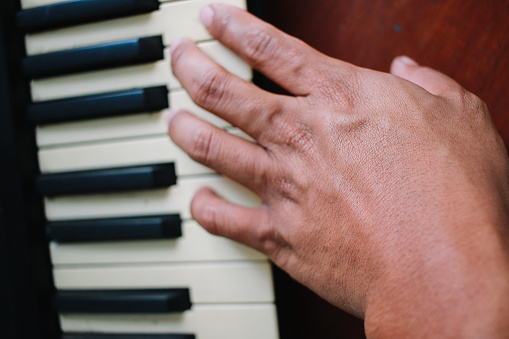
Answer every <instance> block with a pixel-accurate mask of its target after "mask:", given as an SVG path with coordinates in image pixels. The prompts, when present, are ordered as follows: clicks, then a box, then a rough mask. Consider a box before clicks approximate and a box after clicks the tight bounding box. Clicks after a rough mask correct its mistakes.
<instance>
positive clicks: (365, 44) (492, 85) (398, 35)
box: [266, 0, 509, 144]
mask: <svg viewBox="0 0 509 339" xmlns="http://www.w3.org/2000/svg"><path fill="white" fill-rule="evenodd" d="M266 9H267V10H266V17H267V19H268V21H270V22H271V23H273V24H275V25H276V26H277V27H280V28H281V29H283V30H284V31H286V32H288V33H290V34H292V35H294V36H297V37H299V38H301V39H303V40H304V41H306V42H307V43H309V44H310V45H312V46H313V47H315V48H317V49H318V50H320V51H322V52H324V53H325V54H327V55H330V56H333V57H336V58H339V59H342V60H345V61H348V62H352V63H354V64H356V65H359V66H364V67H369V68H373V69H376V70H380V71H389V66H390V63H391V60H392V59H393V58H394V57H395V56H398V55H408V56H410V57H412V58H414V59H415V60H416V61H418V62H419V63H421V64H422V65H427V66H430V67H433V68H436V69H438V70H440V71H442V72H444V73H446V74H447V75H449V76H451V77H453V78H454V79H456V80H457V81H458V82H459V83H461V84H462V85H463V86H464V87H465V88H467V89H468V90H469V91H471V92H473V93H475V94H477V95H478V96H479V97H481V98H482V99H483V100H484V101H485V102H486V103H487V104H488V107H489V108H490V111H491V113H492V116H493V119H494V121H495V123H496V126H497V128H498V129H499V131H500V133H501V134H502V136H503V137H504V140H505V141H506V144H509V1H507V0H489V1H479V0H448V1H439V0H316V1H311V0H272V1H269V0H267V1H266Z"/></svg>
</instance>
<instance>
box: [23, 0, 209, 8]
mask: <svg viewBox="0 0 509 339" xmlns="http://www.w3.org/2000/svg"><path fill="white" fill-rule="evenodd" d="M68 1H69V0H21V8H23V9H28V8H34V7H40V6H47V5H53V4H57V3H61V2H68ZM171 1H183V0H160V2H171ZM218 2H219V1H218Z"/></svg>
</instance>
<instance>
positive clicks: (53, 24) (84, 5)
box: [16, 0, 159, 32]
mask: <svg viewBox="0 0 509 339" xmlns="http://www.w3.org/2000/svg"><path fill="white" fill-rule="evenodd" d="M158 9H159V1H158V0H73V1H66V2H61V3H56V4H52V5H47V6H41V7H35V8H30V9H26V10H23V11H21V12H18V14H17V18H16V20H17V25H18V27H19V28H20V29H21V30H23V31H25V32H37V31H43V30H48V29H53V28H60V27H65V26H72V25H79V24H84V23H89V22H94V21H100V20H107V19H113V18H119V17H124V16H129V15H136V14H142V13H148V12H152V11H156V10H158Z"/></svg>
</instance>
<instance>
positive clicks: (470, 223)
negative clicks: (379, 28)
mask: <svg viewBox="0 0 509 339" xmlns="http://www.w3.org/2000/svg"><path fill="white" fill-rule="evenodd" d="M201 20H202V22H203V24H204V25H205V26H206V28H207V29H208V30H209V32H210V33H211V35H212V36H213V37H214V38H215V39H217V40H219V41H220V42H221V43H223V44H224V45H226V46H227V47H229V48H230V49H232V50H233V51H234V52H236V53H237V54H238V55H240V56H241V57H242V58H243V59H244V60H246V61H247V62H248V63H249V64H250V65H251V66H252V67H253V68H255V69H257V70H259V71H260V72H262V73H263V74H265V75H266V76H267V77H269V78H270V79H272V80H273V81H274V82H276V83H277V84H279V85H280V86H282V87H283V88H284V89H286V90H287V91H288V93H290V94H289V95H276V94H272V93H268V92H266V91H263V90H261V89H260V88H257V87H256V86H255V85H253V84H251V83H249V82H247V81H244V80H241V79H239V78H238V77H236V76H234V75H232V74H230V73H228V72H227V71H225V70H224V69H223V68H221V67H220V66H218V65H217V64H216V63H215V62H214V61H212V60H211V59H210V58H209V57H208V56H206V55H205V54H204V53H203V52H201V51H200V50H199V49H198V48H197V47H196V45H195V44H194V43H193V42H191V41H190V40H188V39H179V40H177V41H175V42H174V43H173V44H172V46H171V52H172V68H173V72H174V74H175V75H176V77H177V78H178V79H179V80H180V82H181V83H182V85H183V86H184V88H185V89H186V90H187V91H188V92H189V94H190V96H191V97H192V99H193V100H194V101H195V102H196V103H197V104H198V105H199V106H201V107H203V108H204V109H206V110H209V111H211V112H213V113H214V114H216V115H217V116H219V117H221V118H223V119H225V120H227V121H229V122H230V123H231V124H232V125H234V126H237V127H239V128H240V129H242V130H243V131H245V132H246V133H247V134H249V135H250V136H251V137H252V138H253V139H254V140H256V143H252V142H249V141H246V140H244V139H240V138H238V137H236V136H233V135H231V134H228V133H227V132H225V131H223V130H221V129H218V128H216V127H214V126H212V125H210V124H209V123H207V122H204V121H202V120H200V119H198V118H196V117H194V116H193V115H192V114H190V113H189V112H185V111H178V112H172V114H171V117H170V120H169V134H170V137H171V138H172V139H173V141H174V142H175V143H176V144H177V145H178V146H180V147H181V148H182V149H183V150H184V151H186V152H187V153H188V154H189V155H190V156H191V157H192V158H193V159H194V160H196V161H198V162H200V163H202V164H205V165H207V166H209V167H211V168H213V169H214V170H216V171H217V172H219V173H222V174H224V175H226V176H228V177H230V178H232V179H233V180H235V181H237V182H239V183H240V184H242V185H244V186H246V187H247V188H249V189H250V190H252V191H253V192H254V193H256V194H257V195H259V196H260V197H261V199H262V200H263V204H262V205H261V206H260V207H256V208H249V207H244V206H239V205H236V204H233V203H231V202H227V201H225V200H223V199H221V198H220V197H218V196H217V195H216V194H214V192H212V191H211V190H210V189H207V188H203V189H202V190H200V191H198V192H197V194H196V195H195V197H194V200H193V202H192V206H191V210H192V214H193V217H194V218H195V219H196V220H197V221H198V222H199V223H200V224H201V225H202V226H203V227H204V228H205V229H207V230H208V231H209V232H211V233H213V234H217V235H222V236H225V237H228V238H231V239H233V240H236V241H239V242H241V243H244V244H246V245H248V246H251V247H253V248H255V249H257V250H259V251H261V252H263V253H265V254H266V255H267V256H268V257H269V258H270V259H271V260H272V261H273V262H274V263H275V264H276V265H278V266H279V267H281V268H282V269H284V270H285V271H287V272H288V273H289V274H290V275H291V276H292V277H294V278H295V279H296V280H297V281H299V282H301V283H302V284H304V285H306V286H308V287H309V288H311V289H312V290H313V291H315V292H316V293H317V294H319V295H320V296H321V297H323V298H324V299H326V300H328V301H329V302H331V303H332V304H334V305H336V306H338V307H340V308H342V309H343V310H346V311H348V312H350V313H352V314H354V315H356V316H358V317H361V318H364V319H365V329H366V334H367V336H368V338H507V337H509V267H508V266H509V265H508V263H509V260H508V248H509V238H508V203H509V190H508V159H507V153H506V150H505V147H504V144H503V142H502V140H501V138H500V136H499V135H498V134H497V132H496V130H495V128H494V126H493V123H492V121H491V119H490V114H489V112H488V109H487V108H486V106H485V104H484V103H483V102H482V101H481V100H480V99H479V98H477V97H476V96H475V95H473V94H472V93H469V92H467V91H466V90H465V89H463V88H462V87H461V86H460V85H459V84H458V83H456V82H455V81H454V80H452V79H451V78H449V77H447V76H445V75H444V74H442V73H439V72H437V71H435V70H432V69H429V68H426V67H421V66H419V65H418V64H417V63H415V61H413V60H412V59H409V58H407V57H398V58H396V59H395V60H394V62H393V64H392V66H391V74H387V73H381V72H376V71H372V70H369V69H364V68H359V67H356V66H354V65H351V64H348V63H345V62H343V61H340V60H336V59H332V58H330V57H327V56H325V55H323V54H320V53H319V52H317V51H316V50H314V49H312V48H311V47H309V46H308V45H306V44H305V43H303V42H301V41H299V40H297V39H295V38H293V37H290V36H288V35H286V34H285V33H283V32H281V31H278V30H277V29H275V28H274V27H272V26H270V25H268V24H266V23H263V22H262V21H260V20H258V19H256V18H255V17H253V16H252V15H250V14H249V13H246V12H244V11H242V10H239V9H236V8H233V7H229V6H226V5H212V6H209V7H206V8H205V9H203V11H202V13H201ZM345 48H348V47H345Z"/></svg>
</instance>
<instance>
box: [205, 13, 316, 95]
mask: <svg viewBox="0 0 509 339" xmlns="http://www.w3.org/2000/svg"><path fill="white" fill-rule="evenodd" d="M200 17H201V20H202V22H203V24H204V25H205V27H206V28H207V29H208V31H209V32H210V34H211V35H212V36H213V37H214V38H215V39H217V40H219V41H220V42H221V43H223V44H224V45H225V46H227V47H229V48H230V49H232V50H233V51H235V52H236V53H237V54H239V55H240V56H241V57H242V58H243V59H244V60H246V61H247V62H248V63H249V64H250V65H251V67H253V68H255V69H257V70H258V71H260V72H262V73H263V74H265V75H266V76H267V77H269V78H271V79H272V80H273V81H275V82H276V83H277V84H279V85H280V86H282V87H283V88H285V89H286V90H288V91H289V92H290V93H292V94H294V95H299V96H305V95H308V94H309V92H310V88H311V86H310V84H309V81H312V80H313V79H317V78H319V74H318V69H317V67H313V65H316V63H317V62H319V60H317V57H320V56H321V54H320V53H318V52H317V51H316V50H314V49H312V48H311V47H309V46H308V45H306V44H305V43H304V42H302V41H300V40H298V39H296V38H294V37H292V36H290V35H287V34H285V33H283V32H281V31H280V30H278V29H276V28H275V27H273V26H271V25H269V24H267V23H265V22H263V21H261V20H259V19H257V18H256V17H254V16H253V15H251V14H249V13H247V12H245V11H243V10H241V9H239V8H235V7H232V6H228V5H224V4H212V5H209V6H206V7H204V8H203V9H202V12H201V15H200Z"/></svg>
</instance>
